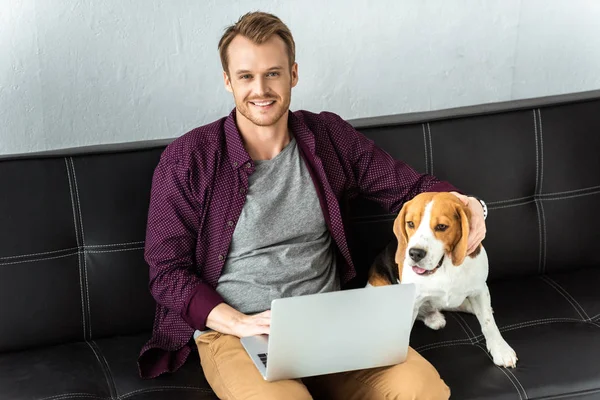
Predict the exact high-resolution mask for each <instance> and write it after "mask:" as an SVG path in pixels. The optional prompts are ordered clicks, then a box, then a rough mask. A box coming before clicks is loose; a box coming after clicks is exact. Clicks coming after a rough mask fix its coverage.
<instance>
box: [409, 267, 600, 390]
mask: <svg viewBox="0 0 600 400" xmlns="http://www.w3.org/2000/svg"><path fill="white" fill-rule="evenodd" d="M599 282H600V269H598V268H587V269H585V268H584V269H574V270H572V271H570V272H567V273H555V274H552V273H550V274H545V275H540V276H535V277H523V278H520V279H519V280H506V281H496V282H492V283H490V284H489V288H490V292H491V296H492V307H493V309H494V318H495V320H496V323H497V324H498V327H499V328H500V331H501V332H502V335H503V337H504V339H505V340H506V341H507V342H508V343H509V344H510V345H511V346H512V347H513V349H515V351H516V352H517V356H518V357H519V361H518V363H517V368H515V369H512V368H499V367H497V366H495V365H494V364H493V362H492V360H491V358H490V356H489V355H488V354H489V353H488V352H487V350H486V343H485V339H484V338H483V335H482V333H481V328H480V325H479V323H478V322H477V319H476V318H475V316H473V315H471V314H465V313H449V312H447V313H445V315H446V321H447V324H446V327H445V328H444V329H441V330H439V331H434V330H431V329H429V328H427V327H425V325H424V324H423V323H422V322H420V321H417V323H416V324H415V327H414V329H413V331H412V335H411V346H413V347H414V348H415V349H416V350H417V351H418V352H419V353H421V354H422V355H423V356H424V357H425V358H427V359H428V360H429V361H430V362H431V363H432V364H433V365H434V366H435V367H436V368H437V369H438V371H439V372H440V374H441V376H442V377H443V378H444V380H445V381H446V383H447V384H448V385H449V386H450V388H451V389H452V398H453V399H463V400H467V399H469V400H470V399H489V400H492V399H496V400H500V399H502V400H504V399H516V400H520V399H561V398H577V399H598V398H600V385H599V382H600V346H599V345H600V303H598V301H597V300H595V298H597V291H598V289H599V286H600V285H599Z"/></svg>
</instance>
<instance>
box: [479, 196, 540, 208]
mask: <svg viewBox="0 0 600 400" xmlns="http://www.w3.org/2000/svg"><path fill="white" fill-rule="evenodd" d="M520 200H529V201H533V196H524V197H516V198H514V199H506V200H497V201H490V202H487V203H486V204H487V205H488V206H490V205H492V206H493V205H495V204H502V203H510V202H513V201H520Z"/></svg>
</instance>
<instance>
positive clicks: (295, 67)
mask: <svg viewBox="0 0 600 400" xmlns="http://www.w3.org/2000/svg"><path fill="white" fill-rule="evenodd" d="M291 73H292V87H294V86H296V84H298V63H294V65H292V72H291Z"/></svg>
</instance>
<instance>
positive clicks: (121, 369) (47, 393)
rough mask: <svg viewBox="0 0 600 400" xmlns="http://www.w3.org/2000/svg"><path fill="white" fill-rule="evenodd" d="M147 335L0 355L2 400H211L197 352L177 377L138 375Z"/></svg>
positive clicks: (211, 394) (173, 375)
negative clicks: (144, 378) (139, 361)
mask: <svg viewBox="0 0 600 400" xmlns="http://www.w3.org/2000/svg"><path fill="white" fill-rule="evenodd" d="M147 338H148V333H146V334H143V335H136V336H121V337H113V338H110V339H99V340H95V341H90V342H78V343H72V344H63V345H58V346H51V347H43V348H37V349H33V350H26V351H20V352H13V353H4V354H0V393H1V396H0V397H2V398H3V399H4V398H7V399H11V400H21V399H23V400H24V399H27V400H31V399H38V400H41V399H46V400H58V399H67V398H68V399H86V400H94V399H98V400H100V399H102V400H108V399H111V398H112V399H119V400H125V399H130V400H142V399H144V400H146V399H148V400H150V399H164V398H177V399H183V400H185V399H189V400H192V399H193V400H200V399H216V396H215V395H214V394H213V392H212V390H211V389H210V387H209V386H208V383H207V382H206V380H205V379H204V375H203V373H202V369H201V367H200V361H199V359H198V356H197V355H196V354H197V353H194V352H192V356H191V357H190V358H189V359H188V362H187V363H186V364H185V365H184V366H183V367H182V368H181V369H180V370H179V371H177V373H176V374H172V375H163V376H161V377H159V378H156V379H151V380H143V379H141V378H140V377H139V375H138V371H137V367H136V363H135V360H136V357H137V355H138V353H139V350H140V348H141V347H142V345H143V343H144V341H145V340H147Z"/></svg>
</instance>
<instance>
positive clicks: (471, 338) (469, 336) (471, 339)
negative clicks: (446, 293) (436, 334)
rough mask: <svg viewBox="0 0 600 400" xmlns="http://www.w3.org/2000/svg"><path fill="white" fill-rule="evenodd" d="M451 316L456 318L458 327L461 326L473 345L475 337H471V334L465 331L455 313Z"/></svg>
mask: <svg viewBox="0 0 600 400" xmlns="http://www.w3.org/2000/svg"><path fill="white" fill-rule="evenodd" d="M450 315H451V316H452V318H454V319H455V320H456V322H457V323H458V326H460V327H461V328H462V330H463V332H464V333H465V335H467V339H468V340H469V341H470V342H471V343H473V337H471V335H470V334H469V332H467V330H466V329H465V327H464V326H463V324H462V323H461V322H460V320H459V319H458V318H457V317H456V315H454V313H450Z"/></svg>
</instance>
